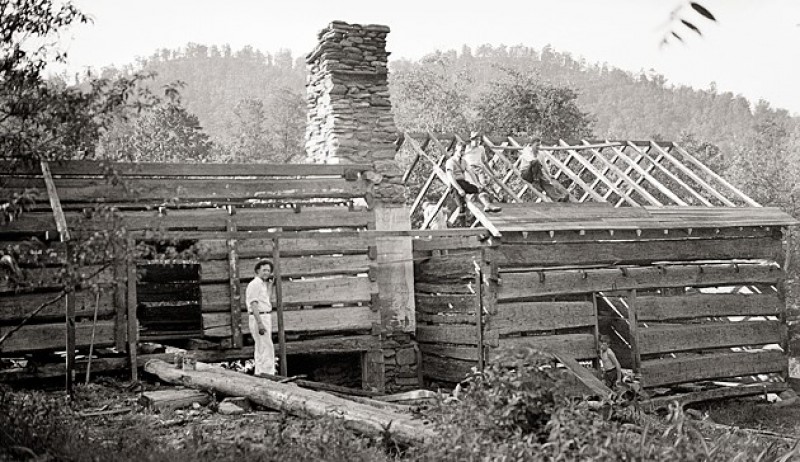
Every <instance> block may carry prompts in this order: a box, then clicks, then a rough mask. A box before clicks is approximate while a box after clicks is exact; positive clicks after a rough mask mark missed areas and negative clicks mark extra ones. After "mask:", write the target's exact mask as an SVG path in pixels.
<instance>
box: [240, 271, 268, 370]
mask: <svg viewBox="0 0 800 462" xmlns="http://www.w3.org/2000/svg"><path fill="white" fill-rule="evenodd" d="M255 273H256V277H254V278H253V280H252V281H250V283H249V284H247V291H246V292H245V300H246V302H247V312H248V313H249V316H248V317H249V318H250V319H249V320H248V325H249V326H250V334H251V335H252V336H253V341H254V342H255V353H254V356H255V358H254V359H255V364H256V370H255V375H257V376H258V375H261V374H270V375H275V346H274V345H273V344H272V318H270V314H269V313H270V311H272V301H271V300H270V295H271V294H272V290H273V286H274V279H275V278H274V277H273V276H272V261H270V260H259V261H258V263H256V266H255Z"/></svg>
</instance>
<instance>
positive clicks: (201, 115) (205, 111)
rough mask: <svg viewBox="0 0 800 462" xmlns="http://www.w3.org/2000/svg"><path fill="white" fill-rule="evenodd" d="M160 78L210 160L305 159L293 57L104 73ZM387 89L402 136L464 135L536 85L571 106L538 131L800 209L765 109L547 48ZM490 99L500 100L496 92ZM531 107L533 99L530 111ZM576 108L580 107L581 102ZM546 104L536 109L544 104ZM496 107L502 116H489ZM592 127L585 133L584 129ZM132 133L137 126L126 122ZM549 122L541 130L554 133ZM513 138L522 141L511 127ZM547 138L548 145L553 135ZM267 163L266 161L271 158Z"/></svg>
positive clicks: (511, 52) (781, 130) (299, 67)
mask: <svg viewBox="0 0 800 462" xmlns="http://www.w3.org/2000/svg"><path fill="white" fill-rule="evenodd" d="M135 71H153V72H155V73H156V74H157V75H156V77H155V79H154V81H152V83H151V85H152V88H153V89H154V92H157V90H159V89H160V88H162V87H163V86H164V85H167V84H168V83H170V82H174V81H182V82H184V83H185V86H183V87H178V90H179V92H180V96H181V98H180V100H178V101H177V103H179V104H182V105H183V106H184V107H185V108H186V109H187V110H188V112H189V113H193V114H195V115H196V116H197V119H198V120H199V124H200V126H201V127H202V129H203V130H205V132H206V133H207V134H208V135H209V140H210V142H211V143H212V158H216V159H218V160H229V161H247V160H260V161H273V162H274V161H278V162H282V161H286V160H287V159H291V160H293V161H299V160H301V159H302V157H303V136H304V126H305V89H304V82H305V73H306V70H305V64H304V61H303V58H302V57H293V56H292V55H291V54H290V53H289V52H287V51H280V52H277V53H274V54H269V53H264V52H261V51H258V50H254V49H252V48H250V47H246V48H244V49H242V50H238V51H232V50H231V49H230V47H227V46H224V47H221V48H220V47H214V46H212V47H206V46H203V45H196V44H190V45H188V46H186V47H185V48H183V49H181V50H160V51H159V52H157V53H155V54H154V55H152V56H151V57H149V58H146V59H141V60H140V61H139V62H137V63H135V64H132V65H130V66H128V67H126V68H125V69H113V68H112V69H106V70H105V71H104V75H106V76H114V75H119V74H127V75H129V74H131V73H133V72H135ZM390 71H391V72H390V90H391V93H392V102H393V106H394V112H395V118H396V122H397V124H398V127H399V128H400V129H403V130H434V131H451V130H458V131H465V130H468V129H470V128H483V129H488V130H505V129H506V128H497V127H498V125H497V124H496V123H495V122H496V120H494V119H493V118H495V117H498V114H497V111H496V109H497V108H498V107H499V108H502V107H505V106H508V105H510V104H515V103H517V102H515V101H510V100H509V99H508V98H511V97H512V96H509V95H512V94H513V93H508V92H506V93H503V92H502V91H501V92H500V94H501V95H504V96H503V98H506V99H505V100H497V101H496V102H495V100H493V99H492V98H493V97H495V95H496V94H498V93H497V91H498V89H500V90H502V88H500V87H501V86H502V85H506V90H507V89H508V88H509V85H511V83H514V84H516V85H517V86H519V85H520V84H523V85H535V86H536V88H534V89H532V90H531V91H530V92H529V94H528V95H526V96H525V97H526V98H528V97H530V98H531V99H532V101H530V102H528V103H529V104H528V106H526V107H521V108H516V110H517V112H519V111H520V110H529V109H531V110H533V109H535V112H536V114H535V115H534V117H542V118H544V117H549V115H548V114H550V112H552V108H553V106H554V105H559V104H566V105H567V106H569V105H570V104H572V105H573V106H576V107H577V112H582V114H576V113H575V112H576V110H575V108H574V107H571V108H570V109H569V110H570V111H572V112H571V113H570V114H568V116H569V117H567V118H566V119H563V120H559V121H558V122H559V124H561V126H562V127H563V126H564V125H565V124H567V125H568V124H569V120H574V121H575V123H576V124H577V126H575V127H572V128H573V129H574V130H572V131H570V130H566V131H564V130H562V131H561V132H559V133H550V134H548V133H541V135H543V136H544V137H545V138H548V137H554V136H565V137H570V136H591V137H595V138H627V139H648V138H654V139H659V140H675V141H679V142H681V143H682V144H683V145H684V146H685V147H687V148H689V149H690V150H691V151H693V152H695V153H696V154H698V155H699V156H700V157H701V158H702V159H703V160H705V161H706V162H707V163H709V164H710V165H711V166H712V167H713V168H715V169H716V170H717V171H719V172H720V173H722V174H724V175H727V176H728V177H730V178H732V179H733V180H735V181H736V182H737V183H738V184H740V185H741V186H743V187H745V189H747V190H748V192H749V193H750V194H751V195H753V196H754V197H756V199H758V200H761V201H763V202H764V203H770V204H781V205H784V206H786V207H787V208H788V209H796V207H794V204H789V203H788V202H789V201H791V192H792V190H793V188H794V184H796V181H795V180H794V179H795V178H797V176H798V175H797V172H796V167H795V165H800V162H795V161H794V159H796V158H797V157H798V156H800V154H799V153H798V151H800V147H799V146H800V131H799V129H798V126H799V125H800V124H799V123H798V118H792V117H790V115H789V114H788V112H787V111H785V110H782V109H777V108H772V107H770V105H769V104H767V103H765V102H752V101H748V100H747V99H745V98H744V97H742V96H741V95H734V94H732V93H729V92H727V93H719V92H718V91H717V90H716V89H715V88H714V87H713V84H712V85H710V87H709V88H707V89H703V90H695V89H692V88H689V87H685V86H675V85H673V84H671V83H670V82H668V81H667V80H666V79H665V78H664V77H663V76H660V75H658V74H656V73H654V72H649V73H640V74H634V73H630V72H625V71H622V70H619V69H616V68H614V67H612V66H609V65H607V64H596V63H587V62H586V61H585V60H582V59H577V58H575V57H572V56H571V55H570V54H569V53H562V52H557V51H554V50H553V49H551V48H549V47H545V48H544V49H542V50H535V49H532V48H528V47H523V46H515V47H506V46H502V45H501V46H497V47H493V46H490V45H484V46H481V47H479V48H477V49H476V50H471V49H470V48H468V47H466V46H465V47H463V48H462V50H460V51H458V52H457V51H447V52H438V51H437V52H433V53H431V54H429V55H427V56H426V57H424V58H422V59H420V60H418V61H409V60H397V61H394V62H392V63H391V64H390ZM493 92H494V93H493ZM534 100H535V101H534ZM573 103H574V104H573ZM537 105H538V106H537ZM492 106H495V108H492ZM586 122H588V128H587V125H586ZM129 123H130V122H129ZM546 127H547V124H544V123H542V124H540V125H539V130H540V131H542V132H546V131H547V128H546ZM508 130H509V131H514V130H511V129H508ZM548 135H550V136H548ZM264 153H267V155H266V156H264Z"/></svg>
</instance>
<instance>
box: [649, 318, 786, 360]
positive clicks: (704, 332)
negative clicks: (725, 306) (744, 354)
mask: <svg viewBox="0 0 800 462" xmlns="http://www.w3.org/2000/svg"><path fill="white" fill-rule="evenodd" d="M781 326H782V323H781V322H780V321H741V322H712V323H704V324H684V325H680V324H679V325H675V324H672V325H660V324H651V325H649V326H647V327H642V326H640V328H639V349H640V351H641V354H643V355H646V354H655V353H668V352H675V351H689V350H700V349H710V348H722V347H732V346H749V345H765V344H768V343H780V341H781Z"/></svg>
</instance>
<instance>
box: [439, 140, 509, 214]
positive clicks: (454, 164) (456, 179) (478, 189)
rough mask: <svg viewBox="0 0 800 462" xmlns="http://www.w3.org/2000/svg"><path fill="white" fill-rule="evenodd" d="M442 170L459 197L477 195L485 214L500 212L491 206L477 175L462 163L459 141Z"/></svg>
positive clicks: (494, 206) (461, 144)
mask: <svg viewBox="0 0 800 462" xmlns="http://www.w3.org/2000/svg"><path fill="white" fill-rule="evenodd" d="M444 168H445V171H446V172H447V179H448V180H449V181H450V185H451V186H453V188H455V190H456V191H457V192H458V194H459V195H460V196H461V197H466V196H467V194H477V195H478V199H479V200H480V201H481V203H482V204H483V210H484V211H485V212H499V211H500V207H498V206H496V205H492V203H491V201H490V200H489V194H488V193H487V192H486V189H485V188H484V186H483V184H482V183H480V180H479V179H478V178H476V176H477V175H474V174H473V171H472V170H470V169H469V167H468V165H467V164H466V162H465V161H464V143H462V142H460V141H459V142H458V143H457V144H456V149H455V151H454V152H453V155H451V156H450V158H449V159H447V162H446V163H445V164H444ZM468 177H469V178H468Z"/></svg>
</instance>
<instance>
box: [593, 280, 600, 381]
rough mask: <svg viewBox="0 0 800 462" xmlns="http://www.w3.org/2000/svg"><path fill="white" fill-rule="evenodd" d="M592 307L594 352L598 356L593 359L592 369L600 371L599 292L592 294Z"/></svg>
mask: <svg viewBox="0 0 800 462" xmlns="http://www.w3.org/2000/svg"><path fill="white" fill-rule="evenodd" d="M592 307H593V308H594V350H595V354H596V355H597V356H595V358H594V359H592V367H594V368H595V370H600V313H599V312H598V309H597V292H592Z"/></svg>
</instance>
